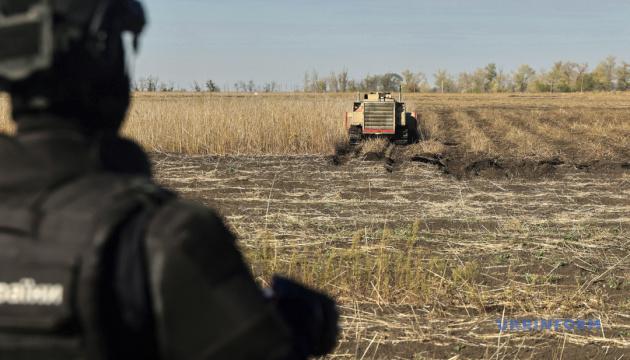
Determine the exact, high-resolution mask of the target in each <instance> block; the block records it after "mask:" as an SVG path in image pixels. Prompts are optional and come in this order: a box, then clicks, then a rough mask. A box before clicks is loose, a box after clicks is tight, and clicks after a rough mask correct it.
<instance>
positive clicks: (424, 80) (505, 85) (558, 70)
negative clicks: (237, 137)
mask: <svg viewBox="0 0 630 360" xmlns="http://www.w3.org/2000/svg"><path fill="white" fill-rule="evenodd" d="M400 87H402V88H403V90H404V91H405V92H441V93H502V92H551V93H557V92H588V91H627V90H630V63H627V62H625V61H618V60H617V59H616V58H615V57H613V56H609V57H608V58H606V59H605V60H603V61H601V62H600V63H599V64H597V66H595V67H594V68H592V69H591V68H590V67H589V65H588V64H586V63H576V62H572V61H558V62H555V63H554V64H553V65H552V66H551V67H550V68H549V69H541V70H535V69H533V68H532V67H531V66H529V65H526V64H525V65H521V66H519V67H518V68H517V69H516V70H514V71H509V72H506V71H504V70H503V69H501V68H498V67H497V65H496V64H494V63H490V64H488V65H486V66H485V67H482V68H478V69H476V70H474V71H471V72H461V73H459V74H453V73H450V72H448V71H446V70H443V69H441V70H438V71H436V72H435V74H433V75H432V77H431V80H429V77H427V76H426V75H425V74H424V73H422V72H416V71H411V70H404V71H402V72H400V73H393V72H388V73H384V74H381V75H378V74H376V75H369V74H368V75H367V76H365V77H364V78H363V79H351V78H350V77H349V75H348V69H347V68H344V69H342V70H341V71H339V72H338V73H336V72H331V73H329V74H328V75H320V74H319V73H318V72H317V71H315V70H313V71H310V72H306V73H305V74H304V79H303V83H302V86H301V88H300V87H299V86H298V87H294V88H293V89H292V90H302V91H304V92H319V93H324V92H357V91H390V92H395V91H398V89H399V88H400ZM132 88H133V90H134V91H147V92H157V91H166V92H169V91H190V90H192V91H195V92H220V91H221V89H220V88H219V86H217V84H216V83H215V82H214V81H213V80H206V81H205V82H203V83H202V84H200V83H198V82H197V81H195V82H193V83H192V86H191V87H190V88H188V89H187V88H176V87H175V85H174V83H173V82H163V81H160V79H159V78H158V77H156V76H148V77H145V78H140V79H138V81H135V82H134V83H133V84H132ZM224 90H226V91H236V92H249V93H257V92H278V91H286V90H287V86H286V85H285V86H281V85H280V84H278V83H277V82H275V81H271V82H267V83H264V84H262V85H259V84H256V83H254V81H252V80H249V81H237V82H235V83H234V84H233V85H232V87H230V86H224Z"/></svg>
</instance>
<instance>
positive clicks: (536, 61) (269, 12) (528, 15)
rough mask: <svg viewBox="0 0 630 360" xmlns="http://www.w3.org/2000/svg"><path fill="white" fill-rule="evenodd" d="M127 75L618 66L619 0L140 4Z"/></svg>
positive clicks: (293, 82)
mask: <svg viewBox="0 0 630 360" xmlns="http://www.w3.org/2000/svg"><path fill="white" fill-rule="evenodd" d="M144 4H145V6H146V8H147V11H148V15H149V19H150V25H149V27H148V29H147V32H146V34H145V36H144V38H143V46H142V50H141V54H140V55H139V57H138V58H137V60H136V67H135V77H136V78H138V77H142V76H147V75H149V74H151V75H156V76H159V78H160V79H161V80H164V81H174V82H175V83H176V84H178V85H179V86H182V87H190V85H191V84H192V82H193V81H194V80H198V81H199V82H203V81H204V80H205V79H213V80H214V81H215V82H216V83H217V84H218V85H219V86H221V87H224V86H226V85H231V84H233V83H234V82H235V81H238V80H244V81H248V80H254V81H255V82H256V83H264V82H267V81H272V80H275V81H277V82H279V83H281V84H282V85H284V86H288V87H289V88H291V87H293V86H299V85H300V84H301V83H302V78H303V75H304V72H305V71H306V70H308V71H310V70H312V69H315V70H317V71H318V72H319V73H320V74H324V75H327V74H329V73H330V72H331V71H338V70H340V69H342V68H344V67H347V68H348V69H349V71H350V75H351V77H356V78H359V77H363V76H364V75H366V74H368V73H370V74H376V73H384V72H388V71H393V72H399V71H401V70H403V69H406V68H409V69H411V70H414V71H422V72H424V73H425V74H427V75H428V76H429V79H430V80H432V76H431V75H432V74H433V73H434V72H435V71H436V70H437V69H439V68H444V69H447V70H449V71H450V72H453V73H458V72H460V71H465V70H466V71H467V70H473V69H475V68H477V67H481V66H484V65H485V64H487V63H489V62H495V63H497V65H498V66H499V68H501V69H504V70H506V71H510V70H513V69H514V68H516V67H517V66H518V65H520V64H522V63H528V64H530V65H532V66H533V67H534V68H535V69H540V68H543V67H549V66H550V65H551V64H552V63H553V62H554V61H557V60H573V61H577V62H588V63H589V64H590V65H591V66H594V65H595V64H596V63H597V62H598V61H599V60H601V59H603V58H605V57H606V56H608V55H615V56H617V57H619V58H621V59H624V60H626V61H630V22H629V19H630V1H629V0H597V1H596V0H529V1H528V0H520V1H517V0H398V1H385V0H380V1H375V0H361V1H358V0H242V1H238V0H228V1H224V0H144Z"/></svg>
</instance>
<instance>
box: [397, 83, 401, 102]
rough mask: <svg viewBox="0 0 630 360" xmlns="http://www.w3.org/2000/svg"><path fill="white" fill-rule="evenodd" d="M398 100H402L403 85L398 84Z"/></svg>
mask: <svg viewBox="0 0 630 360" xmlns="http://www.w3.org/2000/svg"><path fill="white" fill-rule="evenodd" d="M398 102H402V85H398Z"/></svg>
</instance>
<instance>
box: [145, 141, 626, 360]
mask: <svg viewBox="0 0 630 360" xmlns="http://www.w3.org/2000/svg"><path fill="white" fill-rule="evenodd" d="M444 140H446V139H444ZM455 140H459V139H455ZM451 148H457V147H449V149H451ZM404 150H405V148H403V147H399V148H397V149H396V152H395V153H394V155H393V156H394V157H395V158H397V162H396V168H395V170H394V171H393V172H388V171H386V169H384V168H383V160H382V159H380V160H365V159H363V158H362V157H361V156H360V155H358V154H359V153H360V152H358V151H357V149H356V148H351V149H346V150H345V151H342V152H341V154H340V156H341V158H342V161H340V162H338V163H337V164H336V165H335V164H333V163H332V162H331V158H330V157H324V156H308V157H207V156H194V157H191V156H181V155H164V154H161V155H155V156H154V158H153V160H154V164H155V170H156V174H157V178H158V180H159V181H160V182H161V183H163V184H165V185H167V186H169V187H171V188H173V189H175V190H177V191H179V192H180V193H181V194H182V195H183V196H184V197H186V198H189V199H191V200H194V201H200V202H202V203H204V204H207V205H211V206H214V207H216V208H218V209H220V211H221V213H222V214H223V215H224V216H225V217H226V219H227V220H228V222H229V224H230V226H231V227H232V228H233V229H234V231H235V232H236V233H237V234H238V236H239V238H240V243H241V246H242V247H243V248H244V249H246V250H247V251H248V253H249V254H256V253H259V252H261V251H262V250H260V249H261V246H262V245H261V238H260V234H261V232H264V233H265V234H267V235H265V236H268V237H270V238H273V239H275V241H277V246H276V247H275V248H274V249H275V250H274V251H275V254H276V255H275V256H277V258H278V259H279V260H278V261H279V262H280V264H282V265H281V266H280V267H279V268H276V270H275V271H279V272H283V271H284V270H283V269H286V267H290V265H288V264H292V261H293V260H291V259H292V256H293V255H291V254H294V252H295V251H299V252H300V253H301V254H306V255H307V256H308V257H307V258H308V259H309V260H308V261H311V262H319V261H321V263H322V264H324V265H325V263H326V261H327V260H326V259H327V258H326V254H327V251H328V250H327V249H347V248H349V247H350V244H351V243H352V234H354V233H356V231H357V230H360V231H361V232H363V231H365V232H366V233H370V232H378V231H381V230H382V229H383V228H384V227H391V228H392V229H394V232H395V233H405V232H406V231H408V230H406V229H409V228H410V226H411V225H412V223H414V222H418V224H419V235H420V236H419V239H418V241H417V243H416V245H415V246H416V247H417V249H419V251H420V252H421V253H422V254H424V255H422V257H423V258H426V260H423V264H425V265H424V266H426V267H427V268H430V266H431V265H430V263H431V261H433V260H432V259H440V260H443V261H444V262H445V263H446V264H449V265H448V266H449V268H448V269H450V267H451V266H453V267H457V266H459V264H464V263H466V264H467V263H471V262H472V263H476V264H479V266H480V271H479V277H478V278H477V280H475V282H474V283H473V284H471V285H467V284H459V285H457V284H455V285H453V287H452V288H450V290H448V291H445V292H441V291H437V289H433V288H429V289H427V290H426V291H429V292H430V294H431V292H435V293H434V294H432V295H430V296H428V297H419V298H418V297H416V296H414V294H409V296H402V297H400V298H397V299H395V300H391V301H385V300H382V299H380V298H379V296H377V295H373V296H366V295H364V294H363V293H360V294H359V293H353V292H352V291H348V290H345V288H344V286H345V285H344V284H341V283H337V280H336V279H338V278H337V276H341V275H343V273H344V271H346V270H345V269H338V270H337V271H338V272H337V274H338V275H337V276H334V277H332V278H331V280H329V281H327V282H326V283H322V284H314V285H316V286H318V287H320V288H323V289H325V290H326V291H327V292H329V293H331V294H334V295H335V296H336V297H337V299H338V301H339V303H340V306H341V309H342V314H343V317H342V326H343V329H344V331H343V335H342V338H341V343H340V346H339V348H338V349H337V351H336V354H335V356H336V357H338V358H349V359H350V358H362V357H363V358H374V359H393V358H403V359H409V358H440V359H446V358H453V357H454V356H459V358H460V359H478V358H487V359H490V358H501V359H503V358H560V357H561V354H562V358H577V359H580V358H582V359H586V358H602V359H603V358H611V359H619V358H620V357H621V356H622V355H625V356H626V357H627V356H629V355H630V348H628V346H630V333H629V332H628V329H629V328H630V318H629V317H628V314H630V303H629V302H628V298H629V297H630V277H628V274H630V258H628V255H629V254H630V243H629V237H628V234H629V231H630V218H629V217H628V214H630V200H629V199H630V192H629V191H630V190H629V189H630V187H628V173H627V172H617V173H613V172H610V170H609V169H608V170H605V171H594V170H592V169H576V168H575V166H570V165H567V164H566V163H564V164H563V163H562V162H563V160H559V159H549V160H548V161H546V162H542V163H541V162H533V160H532V162H530V163H527V162H525V163H517V162H514V163H510V162H506V160H505V159H504V158H502V157H498V158H494V159H487V158H486V159H483V158H473V157H468V158H466V159H468V160H467V161H461V164H462V165H461V167H460V169H461V170H460V171H461V173H462V174H463V175H465V176H463V177H462V179H455V178H454V177H452V176H444V175H443V174H442V173H441V172H440V171H439V169H440V168H444V167H443V166H442V165H439V162H437V161H438V160H436V162H437V163H435V164H432V163H431V161H424V160H427V159H428V160H430V159H431V158H430V157H431V156H434V155H435V154H423V155H422V156H424V157H426V158H427V159H424V160H419V159H416V160H415V161H411V160H410V158H408V157H407V156H408V154H407V153H406V152H405V151H404ZM455 154H460V156H461V153H457V152H456V151H452V152H451V151H449V152H447V153H446V154H444V155H445V156H450V158H449V160H448V162H447V166H448V169H449V172H452V171H453V170H450V169H452V168H454V164H456V162H455V160H454V158H453V156H454V155H455ZM464 154H465V153H464ZM440 156H441V155H440ZM401 159H402V160H401ZM436 159H437V156H436ZM403 160H404V161H403ZM480 160H481V161H480ZM520 161H524V160H520ZM464 164H465V165H464ZM591 166H597V164H594V165H591ZM528 167H530V168H528ZM523 169H525V170H523ZM545 169H546V170H545ZM604 169H606V168H605V167H604ZM507 171H509V174H511V176H510V177H506V176H505V173H506V172H507ZM516 171H523V172H525V174H519V173H516ZM537 171H538V172H541V174H542V176H541V177H540V178H535V177H534V176H533V174H534V173H535V172H537ZM624 171H625V170H624ZM493 172H494V173H493ZM476 173H479V176H476V175H474V174H476ZM611 174H614V176H611ZM560 175H561V176H560ZM486 176H491V177H492V179H488V178H486ZM368 240H369V239H366V240H365V241H368ZM370 241H371V240H370ZM405 241H406V240H404V239H403V240H402V241H401V242H400V243H392V245H391V246H393V247H394V248H393V249H392V251H396V248H400V249H404V247H403V246H404V245H402V244H404V242H405ZM364 246H365V247H366V250H365V251H369V249H370V248H371V247H373V245H371V243H366V244H365V245H364ZM347 266H352V264H350V263H349V264H348V265H347ZM253 269H254V272H255V274H256V275H260V273H259V272H258V270H257V269H258V268H257V267H254V268H253ZM445 271H446V272H445V273H444V274H442V273H440V274H437V276H444V277H445V278H446V280H445V281H451V280H448V279H450V277H449V273H450V271H451V270H445ZM265 280H266V279H265V278H261V281H263V282H264V281H265ZM359 285H361V284H359ZM363 285H365V287H366V288H367V289H368V290H366V291H367V293H369V289H370V283H369V282H368V283H365V284H363ZM471 289H472V290H471ZM392 291H405V289H404V285H396V284H392ZM470 291H473V292H472V293H471V294H478V296H476V295H475V296H471V297H466V298H464V297H463V296H468V295H466V294H469V293H470ZM414 299H415V300H414ZM419 299H424V300H419ZM467 299H468V300H467ZM503 315H505V317H506V318H508V317H510V318H511V317H515V318H527V317H538V316H546V317H557V318H565V317H566V318H592V317H595V318H601V319H602V322H603V324H604V334H602V333H580V332H574V333H573V332H563V331H559V332H532V333H507V334H501V335H499V333H498V331H497V327H496V325H495V321H496V319H497V318H501V316H503Z"/></svg>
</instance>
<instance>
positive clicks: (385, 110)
mask: <svg viewBox="0 0 630 360" xmlns="http://www.w3.org/2000/svg"><path fill="white" fill-rule="evenodd" d="M344 125H345V128H346V130H347V131H348V138H349V141H350V143H351V144H356V143H358V142H359V141H361V140H362V139H364V138H366V137H372V136H374V137H376V136H379V137H387V138H390V140H392V141H396V142H404V143H408V144H411V143H415V142H417V141H418V138H419V136H418V128H417V126H418V122H417V120H416V113H411V112H407V110H406V106H405V103H404V102H402V92H401V93H400V96H399V98H398V100H396V99H394V98H393V97H392V94H391V93H386V92H372V93H369V94H363V95H362V97H361V96H358V97H357V100H356V101H355V102H354V106H353V110H352V112H346V115H345V118H344Z"/></svg>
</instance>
